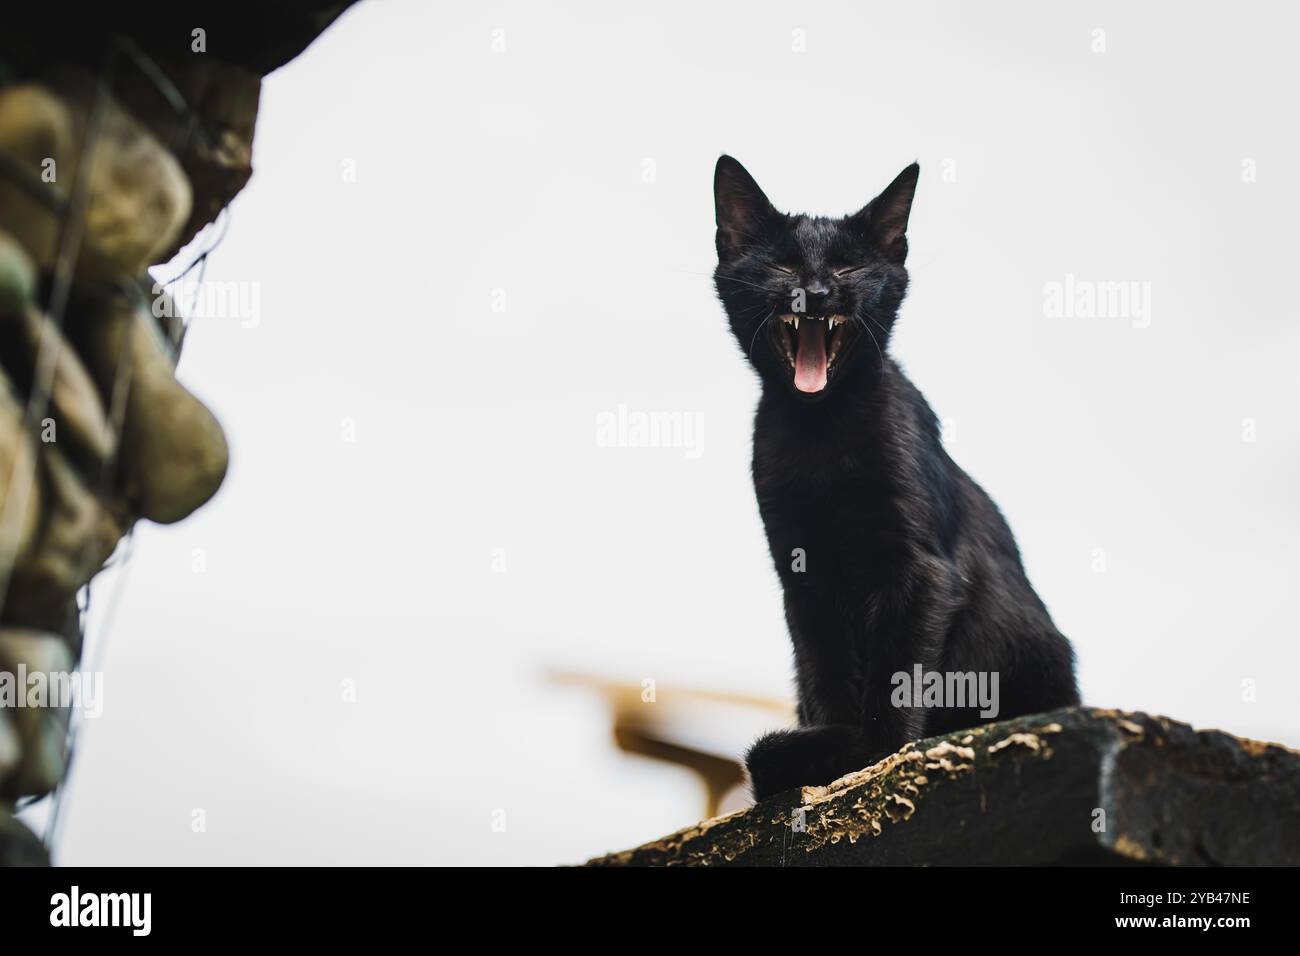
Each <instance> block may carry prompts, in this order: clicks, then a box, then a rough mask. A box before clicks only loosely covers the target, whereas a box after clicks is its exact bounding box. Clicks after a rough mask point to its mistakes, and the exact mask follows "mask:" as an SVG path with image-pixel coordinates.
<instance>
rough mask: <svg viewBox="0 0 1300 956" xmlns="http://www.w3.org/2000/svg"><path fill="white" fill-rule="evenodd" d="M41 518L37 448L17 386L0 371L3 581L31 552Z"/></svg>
mask: <svg viewBox="0 0 1300 956" xmlns="http://www.w3.org/2000/svg"><path fill="white" fill-rule="evenodd" d="M40 518H41V488H40V485H39V484H38V483H37V481H36V448H35V446H34V444H33V443H32V438H31V435H29V434H28V432H27V426H26V423H25V422H24V420H23V406H22V405H21V404H20V403H19V401H18V396H17V395H16V393H15V391H14V387H13V384H12V383H11V382H10V381H9V378H8V376H6V375H5V373H4V372H3V371H0V580H4V579H5V578H7V576H8V572H9V570H10V569H11V568H13V566H14V564H15V563H16V562H17V561H18V560H19V559H21V558H22V557H24V556H25V555H27V554H28V553H29V552H30V551H31V548H32V545H33V543H34V541H35V539H36V529H37V526H38V524H39V522H40Z"/></svg>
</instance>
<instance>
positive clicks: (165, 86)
mask: <svg viewBox="0 0 1300 956" xmlns="http://www.w3.org/2000/svg"><path fill="white" fill-rule="evenodd" d="M350 2H351V0H288V2H284V0H282V2H278V3H276V4H273V5H271V4H261V5H259V4H255V3H245V2H226V3H220V4H212V3H204V2H199V3H191V4H185V5H178V6H185V7H186V9H185V10H184V11H180V12H178V11H174V10H173V11H171V12H169V13H165V14H163V15H161V16H160V15H158V14H157V12H156V11H155V12H151V13H149V14H143V13H142V14H140V15H138V16H133V15H132V12H131V11H132V9H133V7H132V5H131V4H129V3H128V4H124V5H104V7H105V9H99V10H94V11H89V10H88V11H78V12H72V11H68V10H54V11H52V12H50V13H46V14H38V15H37V18H36V19H35V20H33V21H31V22H28V23H24V24H23V25H21V26H17V27H12V28H11V27H9V26H7V27H6V31H5V33H4V34H3V35H0V865H9V864H23V863H37V864H39V863H44V862H47V861H48V854H47V851H46V848H45V847H44V846H43V845H42V843H41V841H40V840H38V839H37V838H36V837H35V836H34V835H33V834H31V833H30V831H28V830H27V829H26V828H24V827H23V826H22V825H21V824H20V823H19V822H18V821H16V820H15V819H14V817H13V814H14V813H15V811H16V810H17V809H18V808H19V807H20V806H21V805H22V804H23V802H25V801H29V800H32V799H36V798H39V797H40V796H42V795H45V794H48V793H50V792H52V791H54V790H55V789H56V788H57V787H58V785H59V783H60V781H61V780H62V779H63V777H64V775H65V774H66V772H67V769H68V762H69V759H70V753H69V732H68V731H69V725H70V717H71V713H72V711H71V709H70V708H69V706H68V701H67V699H66V696H67V690H68V689H69V688H70V687H71V685H72V681H73V680H74V674H75V672H76V671H77V669H78V659H79V657H80V654H81V643H82V642H81V635H82V621H81V616H82V612H81V610H80V605H79V603H78V594H79V593H80V592H82V589H83V588H85V587H86V586H87V584H88V583H89V582H90V580H91V579H92V578H93V577H94V575H95V574H97V573H98V572H99V571H100V569H101V568H102V567H103V566H104V564H105V562H106V561H108V560H109V559H110V556H112V555H113V554H114V552H115V551H119V553H120V550H119V543H120V542H121V541H122V539H123V537H124V536H125V535H126V534H127V533H128V532H129V531H130V529H131V528H132V526H133V525H134V524H135V522H136V521H137V520H140V519H142V518H143V519H146V520H150V521H157V522H161V523H170V522H174V521H179V520H181V519H183V518H184V517H186V516H187V515H189V514H190V513H191V512H193V511H194V510H195V509H196V508H198V507H200V506H201V505H202V504H203V503H204V502H206V501H207V500H209V499H210V498H211V497H212V495H213V494H215V493H216V491H217V489H218V488H219V487H220V485H221V482H222V479H223V478H224V476H225V471H226V460H227V447H226V439H225V435H224V434H223V432H222V429H221V426H220V424H219V423H218V422H217V421H216V419H215V418H214V417H213V416H212V414H211V412H209V411H208V409H207V408H205V407H204V406H203V404H202V403H201V402H199V401H198V400H197V399H196V398H195V397H194V396H193V395H191V394H190V393H189V392H188V391H187V390H186V389H185V388H184V387H183V386H182V385H181V384H180V383H179V382H177V380H176V377H175V374H174V372H175V367H176V361H177V359H178V357H179V353H180V348H181V345H182V340H183V336H184V325H183V320H182V319H181V318H180V317H179V314H178V309H177V308H176V307H175V304H174V303H172V302H171V300H170V299H169V298H168V297H167V295H166V293H165V292H164V291H163V290H162V289H161V288H160V287H159V286H157V285H156V284H155V283H154V280H153V279H152V278H150V277H149V275H148V274H147V272H146V269H147V268H148V267H149V266H151V265H155V264H158V263H163V262H167V261H169V260H170V259H171V258H172V257H173V256H174V255H175V254H176V253H177V252H178V251H179V250H180V249H181V248H182V247H183V246H185V244H186V243H188V242H189V241H190V240H191V239H193V238H194V237H195V236H196V235H197V234H198V233H199V231H200V230H202V229H203V228H204V227H205V226H207V225H208V224H210V223H211V222H213V220H214V219H215V218H216V217H217V216H218V215H219V214H220V212H221V210H223V209H224V208H225V207H226V205H227V204H228V203H229V202H230V200H231V199H232V198H233V197H234V196H235V194H236V193H238V192H239V190H240V189H242V188H243V187H244V185H245V184H246V183H247V182H248V179H249V177H250V176H251V175H252V162H251V161H252V143H253V132H254V126H255V122H256V118H257V108H258V97H259V94H260V90H261V80H262V76H263V75H264V74H265V73H267V72H269V71H271V70H273V69H275V68H277V67H278V66H280V65H282V64H283V63H285V62H287V61H288V60H290V59H292V58H293V57H294V56H296V55H297V54H298V53H299V52H301V50H302V49H304V48H305V47H306V46H307V44H309V43H310V42H311V40H312V39H314V38H315V37H316V36H317V35H318V34H319V33H320V32H321V31H322V30H323V29H324V28H325V27H326V26H328V25H329V24H330V23H331V22H333V20H334V19H335V18H336V17H337V16H338V15H339V14H340V13H342V11H343V10H344V9H345V8H346V7H347V6H348V5H349V3H350ZM56 688H57V689H58V690H59V692H60V693H55V690H56Z"/></svg>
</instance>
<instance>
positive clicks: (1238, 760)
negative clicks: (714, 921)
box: [589, 707, 1300, 866]
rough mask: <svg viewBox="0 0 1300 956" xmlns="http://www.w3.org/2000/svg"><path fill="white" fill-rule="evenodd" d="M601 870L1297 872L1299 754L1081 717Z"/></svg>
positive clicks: (924, 754) (1108, 716)
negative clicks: (1173, 868) (1138, 866)
mask: <svg viewBox="0 0 1300 956" xmlns="http://www.w3.org/2000/svg"><path fill="white" fill-rule="evenodd" d="M589 862H590V865H595V866H970V865H975V866H997V865H1015V866H1031V865H1076V864H1120V865H1123V864H1133V863H1146V864H1167V865H1227V866H1295V865H1297V864H1300V752H1297V751H1294V750H1290V749H1288V748H1286V747H1283V746H1280V745H1278V744H1268V743H1260V742H1258V741H1253V740H1245V739H1241V738H1237V737H1232V736H1229V735H1228V734H1225V733H1221V732H1219V731H1197V730H1194V729H1193V728H1191V727H1189V726H1187V725H1186V724H1181V723H1178V722H1176V721H1172V720H1169V719H1168V718H1165V717H1156V716H1149V715H1147V714H1142V713H1121V712H1118V711H1110V710H1099V709H1095V708H1086V707H1075V708H1066V709H1064V710H1059V711H1053V712H1051V713H1047V714H1038V715H1034V716H1029V717H1020V718H1016V719H1014V720H1008V721H1002V722H999V723H994V724H986V725H983V726H981V727H978V728H973V729H971V730H968V731H961V732H958V733H955V734H948V735H946V736H944V737H936V738H931V739H928V740H922V741H919V742H916V743H912V744H909V745H907V746H906V747H904V748H903V749H902V750H900V751H898V752H897V753H895V754H891V755H890V756H889V757H886V758H885V759H884V760H882V761H880V762H879V763H877V764H875V765H873V766H871V767H867V768H864V769H863V770H860V771H858V772H856V773H853V774H849V775H848V776H846V777H843V778H841V779H840V780H837V781H835V782H833V783H832V784H830V785H829V786H825V787H804V788H803V789H802V790H794V791H789V792H787V793H784V794H778V795H776V796H773V797H771V798H769V799H767V800H764V801H763V802H761V803H759V804H757V805H755V806H753V807H750V808H748V809H745V810H740V811H738V812H736V813H733V814H730V815H728V816H724V817H718V818H715V819H713V820H706V821H704V822H702V823H699V824H696V825H695V826H692V827H688V828H686V829H685V830H681V831H679V832H677V833H674V834H672V835H670V836H667V837H664V838H663V839H660V840H655V841H653V842H651V843H647V844H645V845H644V846H640V847H635V848H633V849H631V850H626V851H623V852H621V853H613V854H610V855H608V856H603V857H598V858H596V859H594V860H591V861H589Z"/></svg>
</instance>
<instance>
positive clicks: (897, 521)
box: [753, 428, 905, 565]
mask: <svg viewBox="0 0 1300 956" xmlns="http://www.w3.org/2000/svg"><path fill="white" fill-rule="evenodd" d="M753 472H754V491H755V494H756V496H757V499H758V506H759V512H760V513H761V515H762V518H763V524H764V527H765V529H766V531H767V536H768V541H769V544H770V545H771V547H772V551H773V555H774V557H776V558H777V559H778V562H779V561H780V560H781V559H782V558H783V557H784V556H785V555H787V554H789V553H790V552H791V551H793V550H794V549H803V550H804V551H808V550H809V549H813V550H816V551H817V552H819V553H820V554H821V555H822V557H823V558H825V559H828V560H834V562H835V564H836V565H840V564H842V563H845V562H849V563H853V564H856V563H858V562H873V561H874V559H877V558H879V557H880V556H882V555H883V554H886V553H888V552H889V551H891V550H892V549H894V548H896V547H897V545H898V543H899V541H900V537H901V535H902V529H903V528H904V527H905V521H904V516H903V514H902V512H901V510H900V509H901V507H902V503H901V502H900V499H899V495H898V492H897V483H896V482H895V480H894V478H893V475H892V473H891V470H890V467H889V463H888V461H887V460H886V459H885V458H884V457H883V456H882V455H881V454H880V452H879V451H878V450H877V449H875V448H872V447H870V445H869V444H867V443H866V442H853V441H845V440H824V441H819V440H814V439H813V438H810V437H809V436H805V435H798V434H795V435H791V434H789V433H784V432H782V431H780V430H777V429H771V430H767V431H764V429H762V428H759V429H757V430H756V431H755V436H754V463H753Z"/></svg>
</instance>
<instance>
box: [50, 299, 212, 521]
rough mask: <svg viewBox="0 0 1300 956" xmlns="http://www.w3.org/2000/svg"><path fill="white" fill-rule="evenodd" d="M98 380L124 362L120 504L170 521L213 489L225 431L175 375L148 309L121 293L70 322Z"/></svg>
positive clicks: (108, 383)
mask: <svg viewBox="0 0 1300 956" xmlns="http://www.w3.org/2000/svg"><path fill="white" fill-rule="evenodd" d="M67 331H68V336H69V338H70V339H71V340H72V341H73V342H74V344H75V345H76V347H77V350H78V353H79V354H80V355H82V356H83V357H84V359H85V361H86V364H87V367H88V368H89V371H90V374H91V376H92V377H93V378H94V379H95V382H96V384H97V386H98V388H99V393H100V395H101V396H108V395H111V394H112V390H113V385H114V382H115V381H116V379H117V371H118V367H119V363H120V362H121V361H123V352H124V350H126V352H127V355H126V358H125V361H127V362H128V363H129V368H130V372H129V375H130V387H129V389H128V390H127V395H126V403H125V409H124V414H123V416H122V425H121V436H120V444H121V449H120V452H119V456H118V471H119V475H120V481H121V483H122V488H121V492H122V495H123V496H124V498H125V502H126V505H127V507H128V508H129V509H131V511H132V512H133V513H135V514H138V515H140V516H141V517H144V518H148V519H150V520H151V521H157V522H160V523H163V524H169V523H171V522H174V521H179V520H181V519H182V518H184V517H186V516H187V515H189V514H190V513H192V512H193V511H194V510H195V509H196V508H198V507H199V506H200V505H202V504H203V503H204V502H206V501H207V500H208V499H210V498H211V497H212V496H213V495H214V494H216V492H217V489H218V488H219V487H221V482H222V481H223V480H224V479H225V475H226V466H227V463H228V460H229V448H228V446H227V444H226V436H225V432H223V431H222V429H221V425H220V423H218V422H217V420H216V418H215V416H213V414H212V413H211V412H210V411H209V410H208V409H207V407H206V406H205V405H204V404H203V403H202V402H200V401H199V400H198V399H197V398H195V397H194V396H193V395H192V394H190V392H189V391H188V390H187V389H186V388H185V387H184V386H182V385H181V384H180V383H179V382H177V381H176V376H175V364H174V360H173V353H172V351H171V349H170V347H169V345H168V344H167V342H166V341H164V339H163V337H162V333H161V331H160V329H159V327H158V323H157V321H155V319H154V317H153V315H152V314H151V313H150V311H149V309H148V308H146V307H144V306H142V305H140V304H137V303H133V302H132V301H131V300H130V299H128V298H127V297H126V296H124V295H109V296H107V297H105V298H104V299H102V300H100V306H99V308H98V310H97V311H96V310H95V309H94V308H92V307H90V306H86V307H85V308H79V309H78V314H77V318H76V320H75V321H74V322H72V323H70V325H69V327H68V330H67Z"/></svg>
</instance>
